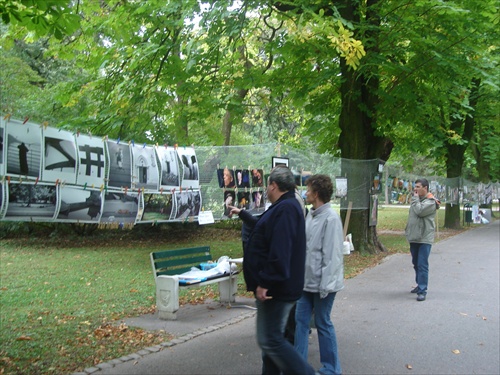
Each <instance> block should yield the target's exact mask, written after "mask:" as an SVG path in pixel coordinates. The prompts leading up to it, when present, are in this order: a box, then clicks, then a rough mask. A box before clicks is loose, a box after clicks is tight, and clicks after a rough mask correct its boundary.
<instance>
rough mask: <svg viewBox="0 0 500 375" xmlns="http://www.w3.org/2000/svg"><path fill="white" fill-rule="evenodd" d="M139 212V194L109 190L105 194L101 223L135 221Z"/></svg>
mask: <svg viewBox="0 0 500 375" xmlns="http://www.w3.org/2000/svg"><path fill="white" fill-rule="evenodd" d="M138 212H139V194H138V193H135V192H127V193H125V192H114V191H109V190H108V191H107V192H106V193H105V194H104V204H103V208H102V215H101V223H118V224H123V223H135V222H136V220H137V216H138Z"/></svg>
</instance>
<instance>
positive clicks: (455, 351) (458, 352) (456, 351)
mask: <svg viewBox="0 0 500 375" xmlns="http://www.w3.org/2000/svg"><path fill="white" fill-rule="evenodd" d="M451 352H452V353H453V354H460V350H458V349H454V350H452V351H451Z"/></svg>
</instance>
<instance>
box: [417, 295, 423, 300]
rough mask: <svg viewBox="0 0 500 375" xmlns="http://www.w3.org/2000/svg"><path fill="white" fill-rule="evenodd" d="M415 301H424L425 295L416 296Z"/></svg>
mask: <svg viewBox="0 0 500 375" xmlns="http://www.w3.org/2000/svg"><path fill="white" fill-rule="evenodd" d="M417 301H425V294H417Z"/></svg>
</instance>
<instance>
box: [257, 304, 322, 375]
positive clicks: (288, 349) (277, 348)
mask: <svg viewBox="0 0 500 375" xmlns="http://www.w3.org/2000/svg"><path fill="white" fill-rule="evenodd" d="M256 305H257V344H258V345H259V347H260V349H261V350H262V374H266V375H268V374H269V375H271V374H276V375H279V374H283V375H288V374H290V375H293V374H296V375H309V374H311V375H312V374H314V369H313V368H312V366H311V365H309V364H308V363H307V360H304V359H303V358H302V356H300V354H299V353H298V352H297V351H296V350H295V349H294V348H293V346H292V344H290V342H288V340H286V338H285V326H286V322H287V319H288V315H289V314H290V310H291V309H292V307H293V306H294V305H295V301H280V300H277V299H269V300H266V301H264V302H262V301H259V300H256Z"/></svg>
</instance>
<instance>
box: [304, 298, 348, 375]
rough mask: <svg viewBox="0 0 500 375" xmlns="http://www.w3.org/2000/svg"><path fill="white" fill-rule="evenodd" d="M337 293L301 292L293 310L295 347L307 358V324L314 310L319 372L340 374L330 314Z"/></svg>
mask: <svg viewBox="0 0 500 375" xmlns="http://www.w3.org/2000/svg"><path fill="white" fill-rule="evenodd" d="M336 294H337V293H330V294H328V296H326V297H325V298H320V295H319V293H309V292H302V297H301V298H300V299H299V301H298V302H297V308H296V311H295V324H296V326H295V349H296V350H297V351H298V352H299V353H300V355H301V356H302V358H304V359H306V360H307V353H308V343H309V324H310V322H311V316H312V313H313V311H314V323H315V325H316V328H317V330H318V341H319V358H320V361H321V364H322V367H321V368H320V369H319V372H320V374H325V375H327V374H328V375H330V374H342V368H341V366H340V360H339V354H338V349H337V335H336V334H335V327H334V326H333V323H332V320H331V318H330V314H331V311H332V307H333V302H334V300H335V296H336Z"/></svg>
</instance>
